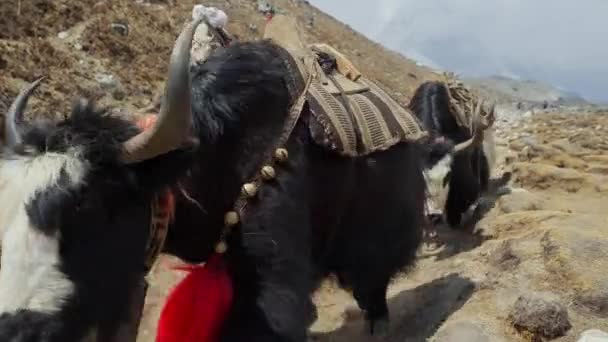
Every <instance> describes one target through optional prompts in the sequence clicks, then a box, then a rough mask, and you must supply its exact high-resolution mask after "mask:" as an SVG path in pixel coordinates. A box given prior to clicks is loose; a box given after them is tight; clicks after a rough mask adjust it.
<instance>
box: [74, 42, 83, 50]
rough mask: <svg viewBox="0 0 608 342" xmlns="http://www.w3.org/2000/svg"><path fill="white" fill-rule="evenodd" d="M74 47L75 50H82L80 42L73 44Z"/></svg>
mask: <svg viewBox="0 0 608 342" xmlns="http://www.w3.org/2000/svg"><path fill="white" fill-rule="evenodd" d="M74 49H76V50H77V51H81V50H82V44H80V43H76V44H74Z"/></svg>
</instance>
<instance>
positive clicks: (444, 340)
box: [431, 321, 499, 342]
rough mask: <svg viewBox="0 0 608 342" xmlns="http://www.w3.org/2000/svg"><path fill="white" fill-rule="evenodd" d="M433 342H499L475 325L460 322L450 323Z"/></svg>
mask: <svg viewBox="0 0 608 342" xmlns="http://www.w3.org/2000/svg"><path fill="white" fill-rule="evenodd" d="M431 341H433V342H462V341H467V342H490V341H492V342H494V341H496V342H498V341H499V340H497V339H496V338H492V339H490V337H488V335H486V334H485V333H484V331H483V330H482V328H481V327H480V326H479V325H478V324H475V323H472V322H467V321H459V322H454V323H449V324H448V325H446V326H445V327H443V328H442V329H441V330H440V331H439V332H438V333H437V334H436V335H435V337H434V338H433V339H431Z"/></svg>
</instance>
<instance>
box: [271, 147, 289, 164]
mask: <svg viewBox="0 0 608 342" xmlns="http://www.w3.org/2000/svg"><path fill="white" fill-rule="evenodd" d="M274 158H275V159H276V160H277V161H279V162H284V161H286V160H287V158H289V152H287V150H286V149H284V148H277V149H276V151H274Z"/></svg>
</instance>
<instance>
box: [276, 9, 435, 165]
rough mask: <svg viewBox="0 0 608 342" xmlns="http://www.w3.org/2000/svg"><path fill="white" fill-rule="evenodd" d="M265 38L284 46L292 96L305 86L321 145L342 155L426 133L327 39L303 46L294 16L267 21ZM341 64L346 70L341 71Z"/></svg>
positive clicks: (311, 125)
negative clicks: (326, 41)
mask: <svg viewBox="0 0 608 342" xmlns="http://www.w3.org/2000/svg"><path fill="white" fill-rule="evenodd" d="M264 37H265V38H267V39H270V40H272V41H273V42H274V43H276V44H278V45H279V46H281V47H283V48H284V49H285V52H284V56H283V57H284V58H283V60H284V61H285V63H286V65H287V67H288V69H289V70H290V76H289V77H288V79H287V80H286V82H287V85H288V88H289V89H290V93H291V94H292V97H294V98H295V97H299V96H300V95H296V94H300V92H301V91H302V92H303V91H304V90H305V96H306V102H307V103H308V108H309V109H310V113H311V117H310V118H309V119H310V120H308V122H309V124H308V127H309V130H310V133H311V135H312V138H313V140H314V141H315V143H316V144H318V145H320V146H322V147H323V148H324V149H326V150H329V151H332V152H334V153H337V154H340V155H343V156H349V157H356V156H364V155H367V154H370V153H373V152H376V151H381V150H386V149H388V148H389V147H391V146H393V145H395V144H397V143H399V142H402V141H413V140H418V139H420V138H421V137H423V136H425V135H426V134H427V133H426V132H425V131H424V130H423V129H422V127H421V125H420V123H419V122H418V120H417V118H416V117H415V116H414V115H413V114H412V113H411V112H409V111H408V110H406V109H405V108H403V107H401V106H400V105H399V104H398V103H397V102H396V101H395V100H394V99H392V98H391V97H390V96H389V95H388V94H387V93H386V92H385V91H383V90H382V89H380V87H378V86H377V85H376V84H374V83H373V82H372V81H370V80H368V79H366V78H365V77H363V76H361V75H360V74H359V73H358V72H357V71H356V70H353V69H354V66H353V65H352V63H351V62H350V61H349V60H348V58H347V57H345V56H344V55H343V54H342V53H341V52H339V51H337V50H336V49H335V48H333V47H331V46H329V45H327V44H313V45H305V44H304V43H303V41H302V39H301V37H302V35H301V34H300V30H299V27H298V23H297V20H296V19H295V18H293V17H289V16H283V15H276V16H275V17H274V18H273V19H272V20H271V21H270V22H268V24H267V26H266V29H265V33H264ZM319 46H325V51H323V52H324V53H326V54H325V55H324V57H328V55H329V57H330V58H329V59H330V60H331V59H332V58H333V60H335V63H332V65H334V66H336V67H334V68H327V67H326V64H324V62H326V61H327V60H325V61H324V60H323V58H322V57H321V54H319V50H318V47H319ZM328 51H329V53H327V52H328ZM281 54H283V53H281ZM321 64H324V65H323V66H325V68H324V67H323V66H322V65H321ZM344 68H349V69H350V70H348V72H344V70H343V72H342V73H341V72H339V69H344ZM330 69H331V70H330ZM310 75H312V81H311V83H310V84H309V85H308V88H306V87H305V81H304V80H307V79H308V77H309V76H310ZM353 75H355V76H354V77H353ZM347 76H349V77H347ZM351 79H353V80H351ZM303 89H304V90H303Z"/></svg>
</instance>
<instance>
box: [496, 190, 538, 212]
mask: <svg viewBox="0 0 608 342" xmlns="http://www.w3.org/2000/svg"><path fill="white" fill-rule="evenodd" d="M543 202H544V200H543V199H542V198H541V197H540V196H539V195H537V194H535V193H532V192H530V191H528V190H526V189H521V188H515V189H511V193H510V194H507V195H504V196H502V197H501V198H500V199H499V200H498V206H499V208H500V209H501V210H502V211H503V212H505V213H507V214H508V213H514V212H518V211H530V210H542V209H543V207H544V203H543Z"/></svg>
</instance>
